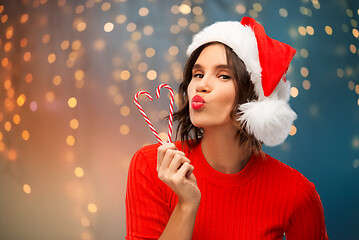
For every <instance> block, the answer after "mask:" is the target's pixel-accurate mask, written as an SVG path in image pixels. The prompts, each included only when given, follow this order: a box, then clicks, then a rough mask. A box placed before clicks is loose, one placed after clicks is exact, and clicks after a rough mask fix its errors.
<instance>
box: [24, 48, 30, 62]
mask: <svg viewBox="0 0 359 240" xmlns="http://www.w3.org/2000/svg"><path fill="white" fill-rule="evenodd" d="M30 59H31V53H30V52H29V51H27V52H25V53H24V61H25V62H28V61H30Z"/></svg>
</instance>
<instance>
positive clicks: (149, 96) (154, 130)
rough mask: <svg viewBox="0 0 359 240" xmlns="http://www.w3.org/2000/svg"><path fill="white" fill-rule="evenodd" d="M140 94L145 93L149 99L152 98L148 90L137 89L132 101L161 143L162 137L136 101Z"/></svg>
mask: <svg viewBox="0 0 359 240" xmlns="http://www.w3.org/2000/svg"><path fill="white" fill-rule="evenodd" d="M141 94H145V95H146V96H147V97H148V98H149V99H150V101H152V100H153V98H152V97H151V95H150V94H149V93H148V92H146V91H139V92H138V93H136V95H135V97H134V102H135V104H136V106H137V108H138V110H140V113H141V114H142V116H143V118H144V119H145V121H146V122H147V124H148V126H149V127H150V129H151V131H152V133H153V134H154V135H155V137H156V138H157V140H158V141H159V142H160V143H161V144H163V141H162V139H161V138H160V136H159V135H158V133H157V131H156V129H155V128H154V127H153V125H152V123H151V121H150V119H149V118H148V117H147V115H146V113H145V112H144V111H143V108H142V106H141V105H140V104H139V102H138V97H139V96H140V95H141Z"/></svg>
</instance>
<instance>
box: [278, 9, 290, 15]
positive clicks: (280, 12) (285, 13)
mask: <svg viewBox="0 0 359 240" xmlns="http://www.w3.org/2000/svg"><path fill="white" fill-rule="evenodd" d="M279 15H281V16H282V17H288V11H287V9H285V8H281V9H279Z"/></svg>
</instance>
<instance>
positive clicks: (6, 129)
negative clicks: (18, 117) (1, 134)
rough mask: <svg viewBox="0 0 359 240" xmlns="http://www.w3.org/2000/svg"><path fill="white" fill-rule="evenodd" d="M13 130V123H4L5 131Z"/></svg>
mask: <svg viewBox="0 0 359 240" xmlns="http://www.w3.org/2000/svg"><path fill="white" fill-rule="evenodd" d="M11 128H12V125H11V122H9V121H6V122H5V123H4V129H5V131H7V132H10V131H11Z"/></svg>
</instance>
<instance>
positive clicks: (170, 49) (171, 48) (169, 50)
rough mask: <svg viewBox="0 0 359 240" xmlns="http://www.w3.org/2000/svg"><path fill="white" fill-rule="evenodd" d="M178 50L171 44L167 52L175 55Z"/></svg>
mask: <svg viewBox="0 0 359 240" xmlns="http://www.w3.org/2000/svg"><path fill="white" fill-rule="evenodd" d="M178 52H179V50H178V47H176V46H171V47H170V48H169V49H168V53H169V54H170V55H171V56H176V55H177V54H178Z"/></svg>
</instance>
